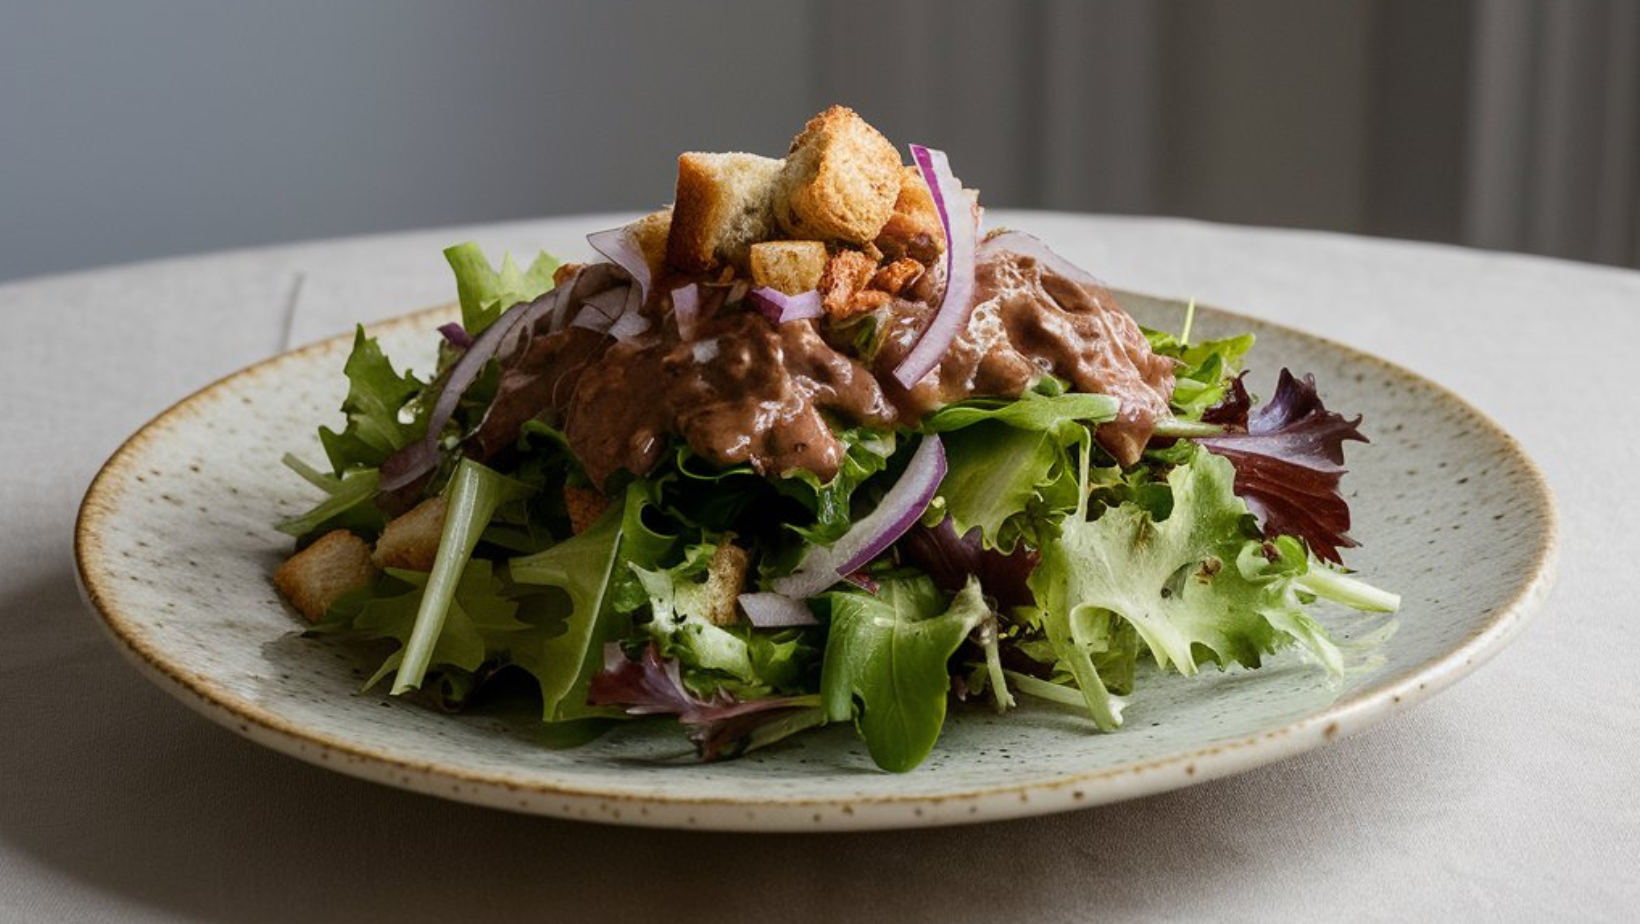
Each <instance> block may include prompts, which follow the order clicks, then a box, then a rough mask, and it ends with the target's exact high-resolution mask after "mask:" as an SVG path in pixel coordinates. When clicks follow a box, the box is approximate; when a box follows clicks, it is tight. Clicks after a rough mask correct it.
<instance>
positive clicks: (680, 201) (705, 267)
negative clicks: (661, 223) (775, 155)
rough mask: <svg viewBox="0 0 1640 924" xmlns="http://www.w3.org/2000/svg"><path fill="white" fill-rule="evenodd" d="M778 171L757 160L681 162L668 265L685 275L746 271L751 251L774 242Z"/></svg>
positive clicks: (695, 156) (775, 164) (702, 157)
mask: <svg viewBox="0 0 1640 924" xmlns="http://www.w3.org/2000/svg"><path fill="white" fill-rule="evenodd" d="M780 167H781V162H780V161H778V160H773V159H771V158H768V157H759V156H757V155H756V154H700V153H689V154H684V155H682V156H680V157H679V158H678V188H677V201H676V202H674V203H673V205H672V221H671V229H670V233H668V235H667V239H666V262H667V263H668V264H669V265H670V266H672V267H673V268H674V269H678V270H681V271H683V272H686V273H706V272H711V271H712V270H715V269H718V268H719V267H721V266H724V265H725V264H727V265H730V266H734V267H737V268H742V269H744V268H745V266H746V261H747V256H748V255H747V251H748V249H749V248H750V247H751V245H752V244H754V243H756V242H758V241H763V240H767V239H768V238H769V237H771V236H772V235H771V232H772V230H773V228H774V191H775V180H776V178H777V177H778V176H779V175H780Z"/></svg>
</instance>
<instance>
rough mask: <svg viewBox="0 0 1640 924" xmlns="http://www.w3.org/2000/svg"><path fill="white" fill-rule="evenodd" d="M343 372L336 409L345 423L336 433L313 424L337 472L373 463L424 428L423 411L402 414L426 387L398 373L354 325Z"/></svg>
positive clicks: (373, 341) (418, 435)
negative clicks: (343, 395)
mask: <svg viewBox="0 0 1640 924" xmlns="http://www.w3.org/2000/svg"><path fill="white" fill-rule="evenodd" d="M342 371H343V372H344V373H345V374H346V375H347V381H348V391H347V398H346V400H344V401H343V402H342V413H344V414H346V415H347V426H346V427H345V428H344V429H343V430H342V431H341V432H340V433H338V432H336V431H334V430H331V429H330V428H328V427H321V428H320V429H319V442H320V443H321V444H323V446H324V449H325V455H326V456H328V457H329V459H330V465H331V468H332V469H333V470H334V471H335V473H336V474H337V475H343V474H346V473H347V472H349V471H353V470H355V469H361V468H379V467H380V466H381V464H382V461H383V460H385V459H386V458H387V457H388V456H390V455H392V454H393V453H395V452H397V451H398V450H400V449H402V448H403V447H404V446H406V445H407V444H409V443H411V442H414V441H415V440H418V439H421V437H422V434H423V433H425V432H426V431H427V421H426V418H425V416H424V415H422V414H417V413H410V414H405V413H403V412H404V411H405V409H406V407H407V406H409V405H411V403H412V402H413V401H414V400H415V399H416V398H417V397H418V396H419V395H420V394H421V393H422V391H423V390H424V389H425V388H426V387H427V385H426V383H425V382H422V381H421V380H420V379H417V378H416V377H415V376H414V375H411V374H410V373H409V372H405V373H404V374H402V375H401V374H399V373H398V372H396V371H394V369H393V364H392V363H391V362H389V361H388V359H387V356H386V355H385V354H383V353H382V349H381V345H380V344H378V343H377V342H376V338H374V337H366V336H365V334H364V328H363V327H359V328H358V329H357V331H356V332H355V333H354V335H353V352H352V353H351V354H349V355H348V357H347V364H346V365H345V366H343V367H342Z"/></svg>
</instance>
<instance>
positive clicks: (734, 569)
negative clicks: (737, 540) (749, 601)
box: [705, 541, 751, 626]
mask: <svg viewBox="0 0 1640 924" xmlns="http://www.w3.org/2000/svg"><path fill="white" fill-rule="evenodd" d="M750 565H751V556H749V555H747V554H746V550H745V549H743V548H741V547H740V546H738V545H735V544H734V543H733V542H727V541H726V542H724V543H722V544H721V545H719V546H718V547H717V551H716V552H714V553H712V560H711V561H710V562H708V563H707V565H706V599H707V600H708V601H709V603H708V605H707V609H706V613H705V616H706V619H707V621H708V622H710V623H711V624H712V625H714V626H727V625H730V624H732V623H734V622H735V621H736V620H738V619H739V618H740V613H739V612H738V611H737V610H736V609H735V601H736V600H738V599H739V598H740V592H741V590H742V589H744V588H745V586H746V571H747V569H748V568H749V567H750Z"/></svg>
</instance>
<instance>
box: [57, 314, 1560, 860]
mask: <svg viewBox="0 0 1640 924" xmlns="http://www.w3.org/2000/svg"><path fill="white" fill-rule="evenodd" d="M1112 292H1113V294H1114V295H1115V296H1116V298H1117V300H1118V301H1122V300H1124V299H1140V300H1145V301H1152V302H1161V303H1165V304H1173V303H1177V304H1180V305H1182V304H1184V303H1183V302H1181V301H1179V300H1178V299H1173V298H1168V297H1165V296H1157V295H1149V294H1145V293H1138V292H1130V291H1123V290H1112ZM1196 308H1197V310H1198V311H1205V312H1207V313H1209V314H1211V315H1217V316H1219V317H1220V318H1222V319H1224V320H1225V321H1228V322H1230V323H1244V324H1250V325H1253V326H1255V327H1262V328H1265V329H1268V330H1275V331H1279V332H1281V333H1282V334H1284V335H1290V336H1296V337H1299V338H1303V339H1307V340H1311V341H1314V342H1317V343H1319V344H1321V345H1322V346H1324V347H1327V348H1329V349H1332V350H1336V351H1339V352H1342V353H1344V354H1346V355H1348V356H1349V358H1350V359H1351V360H1352V361H1356V362H1365V363H1368V364H1371V365H1374V366H1377V367H1379V368H1380V369H1381V370H1382V371H1385V372H1388V373H1390V374H1392V375H1394V376H1396V377H1398V378H1403V379H1406V380H1410V381H1411V382H1413V383H1416V384H1417V385H1418V386H1420V387H1423V388H1426V389H1429V390H1432V391H1435V392H1437V393H1439V394H1440V395H1441V396H1442V397H1443V398H1444V399H1446V400H1447V401H1450V402H1452V403H1453V404H1455V405H1457V406H1458V407H1460V408H1462V409H1463V410H1464V411H1465V412H1466V413H1468V414H1469V415H1471V417H1472V418H1473V419H1474V420H1475V422H1476V423H1477V424H1478V425H1479V426H1481V427H1482V428H1484V429H1485V431H1486V432H1487V434H1488V435H1489V436H1490V437H1492V438H1493V439H1494V440H1496V441H1497V442H1498V443H1499V444H1500V445H1501V446H1502V447H1503V449H1504V450H1505V451H1506V452H1507V453H1508V454H1509V455H1510V456H1512V460H1513V461H1515V462H1517V463H1519V467H1520V469H1521V471H1522V472H1523V474H1524V475H1525V476H1526V478H1527V479H1528V481H1529V483H1530V485H1531V487H1532V489H1533V496H1534V499H1535V500H1537V501H1539V502H1540V504H1541V507H1542V511H1543V514H1544V515H1543V516H1542V518H1541V520H1540V522H1541V531H1540V535H1541V540H1540V541H1539V543H1538V546H1537V548H1536V549H1535V550H1534V554H1533V556H1532V559H1531V561H1532V568H1531V570H1530V573H1529V575H1527V576H1526V577H1525V578H1524V579H1523V580H1522V581H1521V582H1520V583H1519V584H1518V585H1517V590H1516V592H1515V593H1514V594H1513V595H1512V596H1511V597H1510V598H1509V599H1508V600H1507V601H1505V602H1503V603H1501V604H1499V605H1498V606H1497V607H1495V608H1494V609H1493V611H1492V612H1491V613H1490V614H1489V615H1488V617H1487V619H1486V620H1485V622H1484V623H1483V624H1482V625H1480V626H1479V627H1478V628H1476V629H1475V630H1473V631H1472V632H1470V633H1469V634H1468V635H1467V636H1466V637H1464V638H1463V639H1462V640H1460V641H1458V642H1457V643H1455V644H1454V645H1453V646H1452V647H1451V648H1450V649H1448V650H1447V651H1446V652H1445V653H1444V654H1442V655H1440V656H1438V657H1435V658H1432V659H1429V660H1426V661H1425V662H1423V663H1421V664H1419V665H1418V666H1417V667H1416V668H1415V669H1414V670H1412V671H1411V672H1410V673H1408V674H1407V675H1406V676H1404V677H1402V678H1401V679H1399V680H1398V681H1396V682H1395V683H1393V684H1389V685H1384V686H1378V685H1368V686H1367V687H1364V688H1363V689H1361V690H1357V691H1354V692H1352V693H1350V694H1346V695H1345V696H1343V697H1340V698H1339V699H1338V700H1336V701H1334V702H1333V703H1331V704H1329V705H1328V706H1327V707H1325V708H1323V709H1321V710H1319V711H1317V712H1314V713H1311V714H1308V715H1305V716H1302V717H1300V718H1297V719H1295V720H1293V721H1290V722H1288V723H1286V724H1283V725H1280V726H1278V727H1275V728H1271V729H1268V730H1264V731H1261V732H1257V733H1255V734H1252V735H1248V736H1244V737H1240V738H1234V739H1230V740H1226V741H1220V742H1217V743H1209V744H1205V745H1200V746H1197V747H1192V748H1190V749H1189V750H1187V751H1184V752H1181V753H1178V754H1173V755H1170V756H1164V757H1160V758H1155V759H1152V760H1147V761H1142V762H1133V763H1126V764H1120V765H1117V766H1112V767H1104V768H1100V769H1097V770H1090V771H1087V772H1084V773H1071V774H1065V775H1061V776H1058V777H1054V778H1052V779H1048V780H1039V781H1034V782H1020V783H1012V784H1010V783H1007V782H1006V781H1005V780H1004V781H1003V782H998V783H996V784H993V785H989V786H971V787H967V788H965V789H964V790H963V791H961V792H952V793H943V794H939V795H928V794H914V793H913V794H903V795H901V794H893V793H888V794H874V795H856V796H820V797H815V796H781V797H776V798H771V797H757V796H752V797H747V798H736V797H734V796H730V795H722V796H712V797H702V796H679V795H650V796H639V795H635V794H633V793H631V792H629V791H610V790H601V789H599V788H597V787H596V786H595V785H580V784H572V785H565V784H562V783H559V784H556V785H554V784H544V783H542V782H541V781H538V780H533V779H532V780H528V781H520V780H517V779H513V778H509V777H508V776H507V775H506V774H504V773H495V772H483V771H477V770H473V769H472V768H468V767H461V766H456V765H450V764H447V763H442V762H437V761H416V760H413V759H407V758H404V757H401V756H398V755H395V754H391V753H385V752H383V751H379V750H376V749H373V748H371V747H367V746H362V745H359V744H357V743H356V742H351V741H348V740H347V739H345V738H343V737H339V736H336V735H332V734H328V733H323V732H317V731H314V730H313V729H310V728H307V727H304V726H302V725H301V724H300V723H295V722H291V721H289V720H287V719H285V718H283V717H281V716H279V715H276V714H274V713H273V712H271V711H268V710H266V709H264V708H262V707H261V706H259V705H258V704H257V703H255V702H252V701H249V700H246V699H243V698H240V697H233V696H230V695H226V693H225V691H222V690H217V689H215V688H213V687H211V686H210V684H209V682H208V680H207V679H206V678H205V677H203V676H201V675H197V674H194V673H193V672H190V671H188V670H186V669H184V668H181V667H179V666H177V665H176V664H175V663H174V662H172V661H171V660H170V659H168V658H167V657H166V655H165V653H164V652H163V651H157V650H154V648H153V647H152V646H150V645H149V644H148V643H147V642H146V640H144V639H143V638H142V637H141V635H140V633H139V632H137V631H135V630H134V629H133V628H132V627H131V626H129V625H127V624H126V623H125V622H124V617H123V615H122V614H121V613H120V612H119V611H118V609H117V607H116V606H115V605H114V603H113V593H112V592H111V590H110V587H109V584H108V579H109V575H108V573H107V568H106V567H103V566H102V563H101V562H100V561H99V557H100V554H101V552H102V547H101V546H102V542H101V538H100V536H99V535H98V528H99V525H100V524H101V523H102V522H103V518H105V517H108V516H111V515H113V514H114V513H115V512H116V503H117V501H118V499H119V495H120V494H122V493H123V491H124V490H126V489H127V487H128V481H129V478H128V477H122V476H125V475H126V473H127V469H129V468H132V467H133V461H134V460H136V459H138V458H139V457H140V456H141V453H142V451H143V449H144V447H146V446H147V445H149V444H150V443H152V442H154V441H155V440H156V439H158V438H159V436H160V432H161V431H163V430H165V429H166V428H169V427H171V426H173V425H175V424H176V423H177V422H178V421H180V420H182V419H183V418H185V417H186V416H187V415H188V414H189V413H190V412H191V411H192V409H193V408H194V407H195V406H196V405H200V404H202V403H205V402H208V401H210V400H211V399H212V398H213V397H214V396H215V395H216V394H217V393H218V392H220V391H222V390H224V389H226V388H227V387H229V386H230V385H233V384H237V383H240V382H242V381H244V380H248V379H252V378H255V377H257V376H260V375H263V374H265V373H266V372H267V371H268V370H270V369H272V368H274V367H276V366H280V365H284V364H287V363H293V362H300V361H302V360H305V359H307V358H309V357H311V356H315V355H320V354H325V353H330V352H334V351H337V350H344V349H346V347H347V346H348V345H349V344H351V343H352V341H353V338H354V336H355V335H354V333H352V332H348V333H341V334H337V335H335V336H333V337H328V338H325V339H322V340H319V341H315V342H313V343H309V344H306V345H303V346H300V347H297V348H294V349H291V350H287V351H284V352H281V353H279V354H277V355H274V356H270V357H268V358H266V359H263V360H260V361H258V362H256V363H253V364H251V365H249V366H246V367H244V368H242V369H239V370H237V371H235V372H232V373H229V374H227V375H224V376H221V377H219V378H217V379H216V380H214V381H212V382H210V383H209V384H207V385H205V386H203V387H201V388H199V389H197V390H195V391H194V392H192V393H191V394H189V395H187V396H186V397H184V398H182V399H180V400H178V401H176V402H174V403H173V404H171V405H170V406H169V407H167V408H166V409H165V410H163V411H161V412H160V413H159V414H157V415H155V416H154V417H153V418H152V419H150V420H149V421H148V422H147V423H145V424H143V425H142V426H141V427H140V428H139V429H137V430H136V431H135V432H134V433H132V434H131V435H130V436H129V437H127V438H126V439H125V440H124V441H122V442H121V444H120V445H119V447H118V448H117V449H116V450H114V452H113V453H112V454H111V455H110V456H109V458H108V459H107V461H105V462H104V463H103V465H102V466H101V467H100V468H99V469H98V472H97V474H96V475H95V476H94V477H93V478H92V480H91V482H90V484H89V486H88V487H87V489H86V491H85V494H84V496H83V498H82V500H81V503H80V506H79V509H78V512H77V514H76V517H75V522H74V561H75V578H76V583H77V585H78V587H79V590H80V595H81V597H82V599H83V600H84V601H85V602H86V604H87V606H88V607H89V608H90V609H91V610H92V611H93V612H94V613H95V614H96V615H97V617H98V619H97V622H98V624H99V625H101V626H102V628H103V629H104V630H105V631H106V632H107V634H108V636H109V637H110V639H111V640H112V641H113V642H114V643H115V646H116V648H117V649H118V650H119V651H121V653H122V654H124V655H125V656H126V658H127V660H128V661H130V662H132V663H133V664H134V665H135V666H136V667H137V668H138V669H139V671H140V672H141V673H143V674H144V675H145V676H147V677H148V678H149V679H150V680H151V681H153V682H155V683H156V684H157V685H158V686H160V687H161V688H162V689H164V690H165V691H166V692H167V693H170V694H171V695H172V696H174V697H176V698H177V699H180V700H181V701H182V702H183V703H185V704H186V705H188V706H190V707H192V708H193V709H194V710H195V711H196V712H199V713H201V714H203V715H205V716H206V717H208V718H210V719H211V720H213V721H215V722H217V723H218V724H219V725H222V726H224V727H226V728H228V729H230V730H231V731H234V732H235V733H237V734H239V735H240V736H242V737H245V738H247V739H249V740H252V741H254V742H256V743H258V744H261V745H263V746H265V747H269V748H271V749H273V750H275V751H278V752H280V753H283V754H286V755H288V756H292V757H296V758H298V759H301V760H304V761H306V762H308V763H311V764H314V765H316V766H321V767H325V768H328V769H331V770H336V771H339V772H342V773H345V774H347V775H350V776H353V777H356V778H360V779H366V780H370V781H373V782H377V783H383V784H386V785H389V786H394V787H396V788H400V789H406V790H410V791H414V792H420V793H424V794H429V795H435V796H441V797H444V798H448V799H453V800H455V801H460V802H467V803H470V804H478V805H485V806H489V807H494V808H503V809H510V810H513V811H523V812H526V813H530V814H537V815H545V816H553V817H563V818H572V819H582V820H594V821H603V822H611V823H616V824H631V825H639V826H646V827H668V828H679V827H681V828H690V827H693V828H701V829H710V830H729V831H787V830H867V829H884V828H909V827H922V826H931V825H947V824H960V823H966V822H975V821H991V820H1001V819H1005V818H1016V817H1023V816H1034V815H1040V814H1047V813H1050V812H1057V811H1063V810H1067V809H1072V808H1081V807H1092V806H1095V805H1102V804H1108V803H1113V802H1119V801H1124V800H1127V799H1131V798H1137V797H1140V796H1145V795H1152V794H1156V793H1160V792H1166V791H1170V790H1173V789H1177V788H1183V787H1184V786H1189V785H1195V784H1197V783H1202V782H1206V781H1209V780H1213V779H1219V778H1222V777H1226V776H1230V775H1233V774H1236V773H1240V772H1244V771H1247V770H1252V769H1255V768H1257V767H1261V766H1265V765H1267V764H1271V763H1275V762H1276V761H1279V760H1283V759H1285V758H1287V757H1291V756H1294V755H1297V754H1299V753H1303V752H1305V751H1309V750H1311V749H1313V748H1315V747H1317V746H1319V745H1321V744H1325V743H1328V742H1331V741H1333V740H1335V739H1338V738H1342V737H1346V736H1348V735H1351V734H1354V733H1356V732H1359V731H1362V730H1364V729H1366V728H1368V727H1370V726H1372V725H1374V724H1376V723H1377V722H1379V721H1382V720H1383V719H1384V718H1386V717H1387V716H1388V715H1390V714H1392V713H1393V712H1394V711H1396V710H1399V709H1401V708H1403V707H1406V706H1412V705H1416V704H1418V703H1421V702H1423V701H1425V700H1427V699H1428V698H1429V697H1431V696H1433V695H1435V694H1436V693H1438V692H1440V691H1441V690H1444V689H1446V688H1447V687H1449V686H1450V685H1451V684H1453V683H1455V682H1456V681H1457V680H1459V679H1461V678H1462V677H1464V676H1466V675H1468V674H1469V673H1471V672H1472V671H1474V670H1475V669H1476V668H1478V667H1479V666H1480V665H1481V664H1483V663H1485V662H1486V661H1488V660H1490V659H1491V658H1492V657H1493V656H1494V655H1496V654H1497V652H1499V651H1501V650H1502V649H1503V648H1504V647H1505V646H1506V645H1507V644H1508V643H1509V642H1510V641H1512V640H1513V639H1514V638H1515V637H1516V635H1518V634H1519V632H1520V631H1521V630H1522V629H1523V628H1524V626H1525V625H1526V624H1527V623H1528V622H1529V621H1530V619H1531V617H1532V616H1534V615H1535V614H1536V612H1537V611H1538V610H1539V609H1540V608H1541V605H1542V603H1543V602H1544V601H1545V600H1546V599H1547V597H1548V595H1549V593H1550V591H1551V589H1552V587H1553V585H1554V582H1555V578H1556V573H1557V567H1558V560H1559V546H1560V542H1559V536H1560V514H1559V511H1558V509H1557V506H1556V503H1555V498H1554V493H1553V491H1552V490H1551V488H1550V486H1549V482H1548V479H1547V477H1546V476H1545V475H1544V473H1543V471H1542V469H1541V468H1540V467H1539V466H1538V465H1537V463H1536V462H1535V461H1534V460H1533V459H1532V457H1531V456H1530V455H1529V454H1528V453H1527V452H1526V451H1525V448H1524V447H1523V446H1522V445H1521V444H1520V442H1519V440H1517V439H1516V438H1515V437H1514V436H1513V435H1512V434H1510V433H1509V432H1508V431H1507V430H1505V429H1504V428H1503V427H1502V426H1500V425H1499V424H1498V423H1497V422H1496V421H1494V420H1493V419H1492V418H1491V416H1490V415H1488V414H1487V413H1485V412H1484V411H1482V410H1481V409H1479V408H1477V407H1475V406H1474V405H1473V404H1471V403H1470V402H1469V401H1467V400H1465V399H1464V398H1463V397H1462V396H1460V395H1458V394H1457V393H1456V392H1454V391H1452V390H1451V389H1449V388H1447V387H1446V386H1444V385H1442V384H1440V383H1439V382H1436V381H1434V380H1432V379H1430V378H1428V377H1426V376H1424V375H1422V374H1420V373H1417V372H1415V371H1413V370H1410V369H1407V368H1406V367H1404V366H1401V365H1399V364H1397V363H1394V362H1392V361H1390V360H1387V359H1383V358H1382V357H1379V356H1376V355H1374V354H1371V353H1367V352H1365V351H1363V350H1360V349H1358V348H1355V347H1352V346H1349V345H1348V344H1344V343H1341V342H1339V341H1337V340H1334V339H1332V338H1329V337H1326V336H1324V335H1319V334H1314V333H1311V332H1308V331H1303V330H1299V329H1297V328H1294V327H1290V326H1287V325H1284V324H1280V323H1277V322H1274V321H1269V320H1265V319H1263V318H1257V317H1253V316H1250V315H1247V314H1243V313H1241V312H1236V311H1231V310H1226V309H1223V308H1218V307H1214V306H1209V305H1204V304H1201V303H1198V304H1197V305H1196ZM454 309H455V305H454V304H453V303H447V304H441V305H436V306H432V307H429V308H424V309H421V310H418V311H414V312H411V313H409V314H405V315H400V316H397V317H394V318H391V319H388V320H384V321H381V322H378V323H375V324H371V325H367V326H366V327H365V330H366V332H367V333H369V334H371V335H380V334H382V333H385V332H390V331H394V330H397V329H400V328H422V327H427V326H428V323H427V322H428V321H430V320H432V319H435V318H439V317H441V316H445V315H448V314H449V313H450V312H452V311H453V310H454ZM1318 739H1319V740H1318ZM634 808H636V811H633V809H634ZM623 809H624V810H623ZM817 809H825V810H829V812H822V811H816V810H817ZM737 810H738V811H737ZM703 816H704V817H703Z"/></svg>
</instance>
